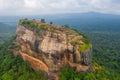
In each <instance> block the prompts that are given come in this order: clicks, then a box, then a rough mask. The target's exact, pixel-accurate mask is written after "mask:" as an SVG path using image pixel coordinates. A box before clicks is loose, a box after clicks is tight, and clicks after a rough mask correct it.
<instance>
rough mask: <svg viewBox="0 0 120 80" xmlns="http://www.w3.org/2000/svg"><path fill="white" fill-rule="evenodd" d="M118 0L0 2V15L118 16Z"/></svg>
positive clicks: (23, 0) (6, 0)
mask: <svg viewBox="0 0 120 80" xmlns="http://www.w3.org/2000/svg"><path fill="white" fill-rule="evenodd" d="M119 4H120V0H0V15H35V14H37V15H38V14H56V13H78V12H100V13H110V14H120V5H119Z"/></svg>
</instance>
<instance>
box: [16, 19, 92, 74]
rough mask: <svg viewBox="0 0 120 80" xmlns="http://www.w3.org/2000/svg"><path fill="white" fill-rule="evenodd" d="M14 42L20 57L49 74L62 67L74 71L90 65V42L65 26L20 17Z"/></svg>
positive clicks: (82, 69)
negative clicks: (72, 68) (70, 68)
mask: <svg viewBox="0 0 120 80" xmlns="http://www.w3.org/2000/svg"><path fill="white" fill-rule="evenodd" d="M16 44H17V45H19V46H20V50H19V53H20V54H21V55H22V57H23V59H24V60H28V61H29V62H30V64H31V66H32V67H33V69H35V70H44V71H46V72H47V73H48V74H49V73H51V72H57V71H59V70H60V69H61V68H64V67H74V68H75V69H76V70H77V71H88V70H90V68H91V50H92V49H91V44H90V43H89V42H88V40H87V39H86V37H85V36H83V35H80V34H79V33H78V32H76V31H75V30H71V29H68V28H66V27H58V26H55V25H51V24H47V23H41V22H39V21H36V20H20V22H19V24H18V27H17V39H16Z"/></svg>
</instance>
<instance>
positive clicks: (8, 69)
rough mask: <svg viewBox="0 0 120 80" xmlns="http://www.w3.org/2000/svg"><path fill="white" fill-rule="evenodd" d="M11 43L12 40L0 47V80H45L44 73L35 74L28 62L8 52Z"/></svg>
mask: <svg viewBox="0 0 120 80" xmlns="http://www.w3.org/2000/svg"><path fill="white" fill-rule="evenodd" d="M12 41H14V39H12V40H10V41H7V42H5V43H4V44H2V45H1V47H0V80H46V78H47V75H46V73H45V72H43V71H38V72H35V71H34V70H33V69H32V68H31V67H30V66H29V62H27V61H23V60H22V58H21V57H20V56H17V57H14V55H13V53H12V52H10V51H8V49H7V48H8V46H9V45H10V44H11V43H12Z"/></svg>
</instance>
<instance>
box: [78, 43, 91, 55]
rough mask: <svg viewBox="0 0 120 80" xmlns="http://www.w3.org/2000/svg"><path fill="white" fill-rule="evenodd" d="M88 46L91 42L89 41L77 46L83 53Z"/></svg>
mask: <svg viewBox="0 0 120 80" xmlns="http://www.w3.org/2000/svg"><path fill="white" fill-rule="evenodd" d="M90 47H91V44H90V43H89V44H86V43H84V44H83V45H81V47H80V48H79V51H80V52H83V53H84V52H85V51H86V50H88V49H89V48H90Z"/></svg>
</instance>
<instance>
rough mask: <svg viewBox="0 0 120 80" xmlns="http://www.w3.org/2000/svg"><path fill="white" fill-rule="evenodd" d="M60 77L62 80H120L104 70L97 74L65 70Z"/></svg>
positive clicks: (70, 69) (71, 69)
mask: <svg viewBox="0 0 120 80" xmlns="http://www.w3.org/2000/svg"><path fill="white" fill-rule="evenodd" d="M59 75H60V80H107V79H108V80H119V78H116V77H114V76H113V75H112V74H111V73H110V72H109V71H107V70H106V69H104V68H103V69H102V70H100V71H96V72H76V71H75V70H74V69H73V68H64V69H62V70H61V71H60V72H59Z"/></svg>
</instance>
